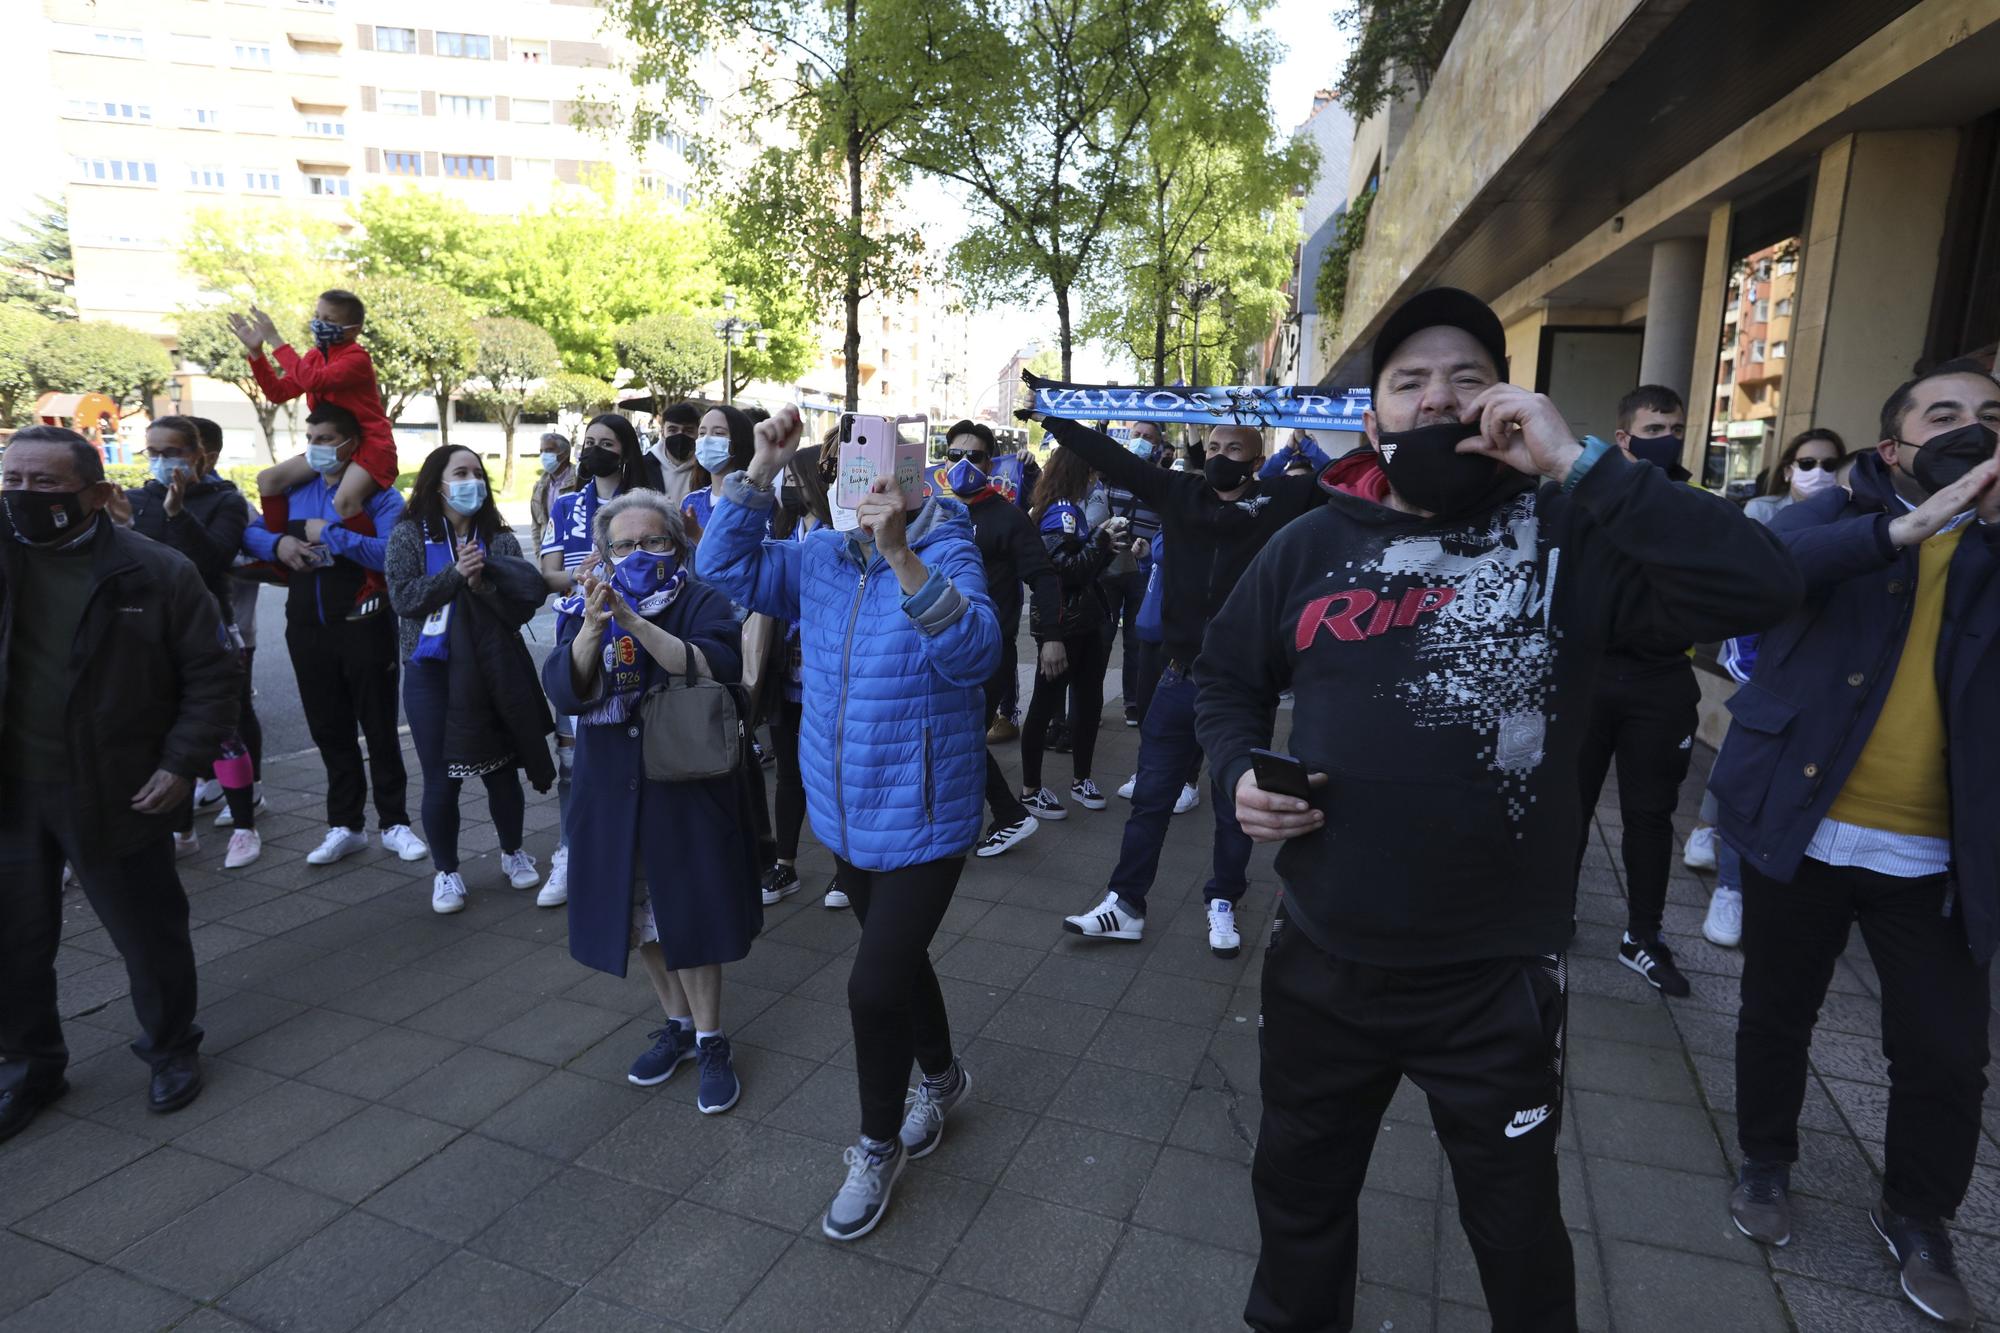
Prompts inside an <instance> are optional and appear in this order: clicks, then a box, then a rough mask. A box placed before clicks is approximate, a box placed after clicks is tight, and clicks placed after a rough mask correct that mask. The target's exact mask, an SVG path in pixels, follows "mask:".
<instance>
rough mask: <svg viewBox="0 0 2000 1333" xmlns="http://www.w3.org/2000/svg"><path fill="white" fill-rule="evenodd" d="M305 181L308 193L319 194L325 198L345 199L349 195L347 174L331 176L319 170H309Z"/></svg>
mask: <svg viewBox="0 0 2000 1333" xmlns="http://www.w3.org/2000/svg"><path fill="white" fill-rule="evenodd" d="M305 183H306V193H307V194H311V195H319V196H321V197H323V198H325V197H333V198H340V199H345V198H346V197H347V177H345V176H329V175H325V174H324V173H321V172H317V171H308V172H306V173H305Z"/></svg>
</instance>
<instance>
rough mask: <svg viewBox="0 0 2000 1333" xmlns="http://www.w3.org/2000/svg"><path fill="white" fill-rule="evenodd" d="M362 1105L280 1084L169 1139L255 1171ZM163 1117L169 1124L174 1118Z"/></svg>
mask: <svg viewBox="0 0 2000 1333" xmlns="http://www.w3.org/2000/svg"><path fill="white" fill-rule="evenodd" d="M202 1100H206V1094H204V1096H203V1098H202ZM200 1104H201V1102H200V1101H197V1102H196V1103H195V1105H196V1106H199V1105H200ZM364 1105H366V1103H364V1102H362V1101H360V1100H358V1099H356V1098H353V1097H349V1096H347V1095H345V1094H344V1093H337V1092H331V1091H328V1090H326V1089H324V1088H315V1087H313V1086H311V1085H309V1084H305V1083H297V1082H291V1081H284V1082H278V1083H275V1084H273V1085H272V1086H271V1087H269V1088H268V1089H266V1090H264V1091H262V1092H259V1093H257V1094H255V1095H254V1096H252V1097H249V1098H247V1099H245V1100H244V1101H242V1102H241V1103H239V1104H238V1105H236V1106H233V1107H230V1108H229V1109H228V1110H225V1111H224V1112H222V1113H221V1114H220V1115H217V1116H214V1117H213V1118H211V1119H209V1120H207V1121H204V1122H196V1123H194V1124H193V1125H192V1126H191V1127H189V1126H185V1125H184V1126H183V1127H182V1129H183V1132H182V1133H180V1134H179V1135H178V1136H176V1137H175V1139H174V1140H173V1141H174V1144H175V1146H177V1147H180V1148H183V1149H185V1150H187V1151H188V1152H193V1153H199V1154H201V1155H202V1156H203V1157H211V1158H214V1159H215V1160H217V1161H220V1162H228V1163H230V1164H231V1165H233V1166H240V1167H242V1168H244V1169H245V1170H249V1171H255V1170H259V1169H261V1168H263V1167H265V1166H268V1165H269V1164H270V1163H272V1162H274V1161H276V1160H277V1159H278V1158H280V1157H282V1156H284V1155H285V1154H286V1153H288V1152H290V1151H292V1150H293V1149H295V1148H298V1147H299V1146H301V1145H302V1144H304V1143H305V1142H307V1141H308V1140H310V1139H312V1138H313V1137H315V1136H316V1135H318V1134H320V1133H322V1132H323V1131H325V1130H328V1129H331V1128H332V1127H333V1126H335V1125H337V1124H339V1123H340V1122H341V1121H342V1120H345V1119H346V1118H347V1117H349V1116H351V1115H353V1114H354V1113H355V1112H357V1111H359V1110H361V1108H362V1107H363V1106H364ZM189 1109H190V1110H192V1109H193V1108H192V1107H190V1108H189ZM166 1119H167V1121H168V1123H170V1124H171V1123H172V1122H173V1121H174V1120H177V1119H178V1117H177V1116H175V1117H166Z"/></svg>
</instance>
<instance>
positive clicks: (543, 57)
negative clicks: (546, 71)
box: [514, 37, 549, 65]
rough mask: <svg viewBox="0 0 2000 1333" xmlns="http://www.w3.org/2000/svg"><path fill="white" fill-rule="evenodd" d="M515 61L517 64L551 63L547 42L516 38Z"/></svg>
mask: <svg viewBox="0 0 2000 1333" xmlns="http://www.w3.org/2000/svg"><path fill="white" fill-rule="evenodd" d="M514 63H515V64H517V65H546V64H548V63H549V44H548V43H547V42H525V41H522V40H521V39H520V38H518V37H517V38H515V39H514Z"/></svg>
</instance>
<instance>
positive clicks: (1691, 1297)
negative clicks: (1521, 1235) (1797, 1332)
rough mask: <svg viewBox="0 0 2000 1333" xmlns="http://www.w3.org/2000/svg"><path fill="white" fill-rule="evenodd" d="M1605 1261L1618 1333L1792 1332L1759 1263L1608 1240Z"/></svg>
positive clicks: (1605, 1248)
mask: <svg viewBox="0 0 2000 1333" xmlns="http://www.w3.org/2000/svg"><path fill="white" fill-rule="evenodd" d="M1725 1221H1726V1218H1725ZM1739 1239H1741V1238H1740V1237H1739ZM1604 1257H1605V1265H1606V1270H1607V1271H1606V1278H1607V1283H1608V1286H1609V1289H1610V1292H1611V1317H1612V1320H1613V1323H1614V1325H1615V1326H1616V1327H1617V1328H1618V1330H1619V1333H1687V1330H1689V1329H1697V1328H1699V1329H1710V1328H1712V1329H1725V1328H1726V1329H1730V1330H1732V1333H1736V1331H1738V1330H1740V1331H1741V1333H1764V1330H1770V1331H1771V1333H1777V1331H1778V1330H1783V1329H1789V1328H1790V1327H1791V1324H1790V1321H1789V1320H1788V1319H1787V1318H1786V1316H1785V1312H1784V1310H1783V1308H1782V1307H1781V1306H1780V1304H1779V1301H1778V1294H1777V1291H1776V1289H1775V1288H1774V1287H1773V1286H1772V1285H1771V1280H1770V1278H1769V1276H1768V1275H1767V1274H1766V1273H1765V1271H1764V1269H1763V1266H1762V1265H1761V1264H1758V1265H1749V1264H1740V1263H1729V1262H1726V1261H1723V1260H1720V1259H1715V1258H1710V1257H1707V1256H1704V1255H1699V1254H1687V1253H1684V1252H1682V1251H1679V1250H1666V1249H1660V1248H1657V1247H1655V1246H1651V1245H1645V1244H1641V1243H1637V1242H1634V1241H1628V1240H1610V1239H1607V1240H1606V1241H1605V1242H1604Z"/></svg>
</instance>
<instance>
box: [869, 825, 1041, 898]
mask: <svg viewBox="0 0 2000 1333" xmlns="http://www.w3.org/2000/svg"><path fill="white" fill-rule="evenodd" d="M1040 827H1041V824H1040V823H1038V822H1037V821H1036V819H1035V817H1034V816H1033V815H1027V816H1024V817H1023V818H1021V819H1018V820H1016V821H1015V822H1013V823H1012V824H995V825H994V826H993V831H992V832H990V833H988V834H987V835H986V841H984V842H982V843H980V844H979V845H978V846H977V847H975V848H973V849H972V854H973V855H974V856H982V857H984V856H998V855H1000V853H1002V852H1004V851H1006V850H1007V849H1008V848H1009V847H1012V846H1014V845H1015V844H1017V843H1022V842H1026V841H1027V840H1028V839H1029V838H1032V837H1034V836H1035V830H1036V829H1038V828H1040ZM840 896H841V904H840V905H841V906H842V907H845V906H847V895H846V894H844V893H843V894H841V895H840Z"/></svg>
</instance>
